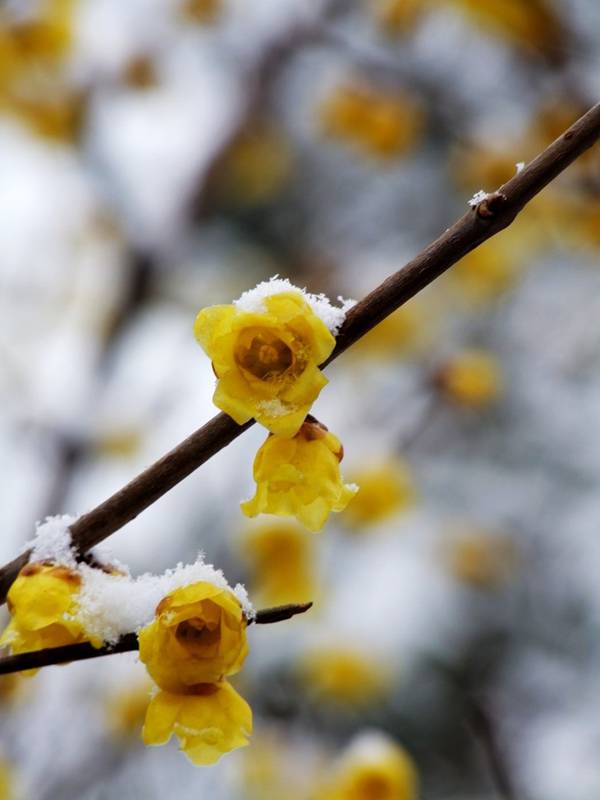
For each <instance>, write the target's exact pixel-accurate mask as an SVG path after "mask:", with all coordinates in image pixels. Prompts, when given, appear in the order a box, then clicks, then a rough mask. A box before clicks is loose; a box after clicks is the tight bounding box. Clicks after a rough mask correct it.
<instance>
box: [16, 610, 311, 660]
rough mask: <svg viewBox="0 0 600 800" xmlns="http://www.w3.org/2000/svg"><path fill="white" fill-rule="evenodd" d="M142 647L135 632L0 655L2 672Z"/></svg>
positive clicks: (275, 618)
mask: <svg viewBox="0 0 600 800" xmlns="http://www.w3.org/2000/svg"><path fill="white" fill-rule="evenodd" d="M311 607H312V603H290V604H289V605H285V606H275V607H274V608H263V609H260V610H259V611H257V612H256V616H255V617H254V619H251V620H249V622H248V624H249V625H250V624H251V623H252V622H255V623H256V624H257V625H270V624H271V623H273V622H282V621H283V620H286V619H291V618H292V617H295V616H296V615H297V614H304V613H305V612H306V611H308V610H309V608H311ZM138 647H139V645H138V637H137V634H135V633H127V634H125V636H121V638H120V639H119V641H118V642H116V644H113V645H105V646H104V647H93V646H92V645H91V644H90V643H89V642H81V643H80V644H67V645H64V646H63V647H47V648H46V649H44V650H33V651H31V652H29V653H18V654H17V655H14V656H5V657H4V658H0V675H8V674H9V673H11V672H23V671H24V670H28V669H40V668H41V667H50V666H52V665H53V664H68V663H70V662H71V661H87V659H88V658H99V657H100V656H111V655H115V654H116V653H131V652H133V651H135V650H137V649H138Z"/></svg>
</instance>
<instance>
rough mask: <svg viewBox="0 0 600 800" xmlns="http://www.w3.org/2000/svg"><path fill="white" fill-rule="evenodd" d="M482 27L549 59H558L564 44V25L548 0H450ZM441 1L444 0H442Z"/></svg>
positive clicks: (564, 46)
mask: <svg viewBox="0 0 600 800" xmlns="http://www.w3.org/2000/svg"><path fill="white" fill-rule="evenodd" d="M438 2H439V0H438ZM451 2H452V3H453V4H454V5H455V6H457V7H458V8H459V9H460V10H461V11H462V12H463V13H464V14H465V15H466V16H468V17H471V18H472V19H473V21H474V22H475V23H476V24H478V25H480V26H481V27H482V28H486V29H488V30H489V31H490V32H491V33H493V34H498V35H500V36H502V37H505V38H506V39H509V40H512V41H513V42H514V43H515V44H516V45H518V46H519V47H522V48H523V49H524V50H527V51H528V52H531V53H534V54H541V55H543V56H545V57H547V58H549V59H552V60H554V59H559V58H560V57H561V53H562V52H563V51H564V50H565V48H566V47H567V46H568V45H567V42H566V39H567V38H568V35H567V34H566V32H565V26H564V23H563V21H562V20H561V18H560V17H559V16H558V15H557V13H556V9H555V8H554V7H553V4H552V3H550V2H548V0H528V2H526V3H524V2H523V1H522V0H486V2H484V3H482V2H481V0H451ZM442 3H443V4H444V5H445V4H446V3H447V0H442Z"/></svg>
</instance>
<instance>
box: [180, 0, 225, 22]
mask: <svg viewBox="0 0 600 800" xmlns="http://www.w3.org/2000/svg"><path fill="white" fill-rule="evenodd" d="M221 11H222V2H221V0H183V3H182V5H181V14H182V16H183V18H184V19H186V20H188V21H189V22H199V23H201V24H209V23H211V22H214V21H215V20H216V19H217V17H218V16H219V14H220V13H221Z"/></svg>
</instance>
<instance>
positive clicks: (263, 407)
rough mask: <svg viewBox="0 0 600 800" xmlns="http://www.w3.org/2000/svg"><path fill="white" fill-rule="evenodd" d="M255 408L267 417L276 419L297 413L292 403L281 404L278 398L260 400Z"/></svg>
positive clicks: (296, 407)
mask: <svg viewBox="0 0 600 800" xmlns="http://www.w3.org/2000/svg"><path fill="white" fill-rule="evenodd" d="M257 408H258V410H259V411H260V412H261V413H262V414H266V416H267V417H273V418H276V417H285V416H286V415H287V414H292V413H293V412H294V411H297V409H298V406H296V405H294V404H293V403H282V402H281V400H280V399H279V398H278V397H274V398H273V399H272V400H261V401H260V403H257Z"/></svg>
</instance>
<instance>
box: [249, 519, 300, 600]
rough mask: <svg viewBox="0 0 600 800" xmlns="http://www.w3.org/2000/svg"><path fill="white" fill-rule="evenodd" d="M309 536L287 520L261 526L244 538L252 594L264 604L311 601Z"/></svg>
mask: <svg viewBox="0 0 600 800" xmlns="http://www.w3.org/2000/svg"><path fill="white" fill-rule="evenodd" d="M313 547H314V543H313V540H312V538H311V537H307V536H306V534H305V532H304V531H303V530H302V529H301V528H300V527H297V526H296V525H293V524H290V523H286V522H276V523H269V524H265V525H260V526H258V527H256V528H254V529H253V530H250V531H249V532H248V534H247V535H246V536H245V537H244V541H243V550H244V555H245V556H246V559H247V561H248V562H249V564H250V567H251V572H252V576H253V578H252V587H253V591H252V592H251V594H252V597H253V598H255V600H254V602H256V603H258V604H259V605H264V606H276V605H284V604H285V603H300V602H304V601H308V600H314V596H315V582H314V577H313Z"/></svg>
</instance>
